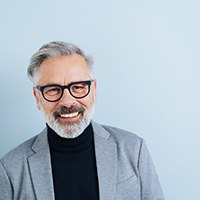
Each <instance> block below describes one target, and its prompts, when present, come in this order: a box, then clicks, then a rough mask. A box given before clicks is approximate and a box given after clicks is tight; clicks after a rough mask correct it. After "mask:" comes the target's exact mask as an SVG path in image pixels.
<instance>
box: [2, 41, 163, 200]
mask: <svg viewBox="0 0 200 200" xmlns="http://www.w3.org/2000/svg"><path fill="white" fill-rule="evenodd" d="M28 75H29V77H30V79H31V80H32V82H33V84H34V87H33V93H34V96H35V99H36V103H37V108H38V109H39V110H41V111H42V113H43V115H44V118H45V120H46V128H45V129H44V130H43V131H42V132H41V133H40V134H39V135H37V136H35V137H33V138H31V139H29V140H28V141H26V142H25V143H23V144H21V145H19V146H18V147H16V148H15V149H13V150H12V151H10V152H9V153H8V154H7V155H6V156H4V157H3V158H2V159H1V160H0V200H11V199H12V200H20V199H21V200H22V199H23V200H35V199H37V200H53V199H55V200H163V199H164V198H163V195H162V191H161V188H160V184H159V181H158V178H157V175H156V172H155V169H154V167H153V164H152V161H151V158H150V156H149V153H148V150H147V148H146V146H145V143H144V141H143V139H141V138H140V137H138V136H136V135H135V134H133V133H129V132H127V131H124V130H121V129H118V128H114V127H110V126H103V125H100V124H97V123H96V122H94V121H92V115H93V112H94V105H95V102H96V80H94V79H93V76H92V60H91V58H90V57H88V56H86V55H85V54H84V52H83V51H82V50H81V49H79V48H78V47H76V46H74V45H72V44H68V43H64V42H51V43H48V44H45V45H43V46H42V47H41V48H40V49H39V50H38V51H37V52H36V53H35V54H34V55H33V56H32V58H31V62H30V65H29V67H28Z"/></svg>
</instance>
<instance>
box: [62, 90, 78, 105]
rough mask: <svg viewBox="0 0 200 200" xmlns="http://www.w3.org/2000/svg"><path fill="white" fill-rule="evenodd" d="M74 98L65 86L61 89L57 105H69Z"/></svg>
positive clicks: (72, 102)
mask: <svg viewBox="0 0 200 200" xmlns="http://www.w3.org/2000/svg"><path fill="white" fill-rule="evenodd" d="M75 100H76V99H75V98H74V97H73V96H72V95H71V94H70V93H69V90H68V89H67V88H66V89H64V91H63V96H62V98H61V99H60V100H59V105H62V106H66V107H70V106H71V105H72V104H74V102H75Z"/></svg>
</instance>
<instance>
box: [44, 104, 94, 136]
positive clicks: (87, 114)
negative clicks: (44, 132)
mask: <svg viewBox="0 0 200 200" xmlns="http://www.w3.org/2000/svg"><path fill="white" fill-rule="evenodd" d="M94 109H95V106H94V105H93V106H92V108H91V109H89V110H85V111H84V113H83V116H81V118H80V120H78V121H77V122H75V123H67V124H64V123H60V122H59V120H58V119H55V118H54V116H53V114H51V115H50V117H48V116H47V115H46V113H45V112H44V110H43V109H42V112H43V115H44V118H45V120H46V122H47V124H48V125H49V127H51V129H53V130H54V131H55V132H56V133H57V134H58V135H59V136H60V137H63V138H70V139H72V138H76V137H78V136H79V135H81V134H82V133H83V131H84V130H85V129H86V128H87V126H88V125H89V124H90V122H91V119H92V116H93V113H94Z"/></svg>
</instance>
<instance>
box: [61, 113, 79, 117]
mask: <svg viewBox="0 0 200 200" xmlns="http://www.w3.org/2000/svg"><path fill="white" fill-rule="evenodd" d="M78 115H79V112H74V113H69V114H60V117H63V118H73V117H77V116H78Z"/></svg>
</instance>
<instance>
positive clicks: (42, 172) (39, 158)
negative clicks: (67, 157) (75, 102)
mask: <svg viewBox="0 0 200 200" xmlns="http://www.w3.org/2000/svg"><path fill="white" fill-rule="evenodd" d="M32 150H33V151H34V152H35V154H34V155H32V156H31V157H29V158H28V163H29V167H30V173H31V177H32V181H33V186H34V189H35V193H36V197H37V200H54V189H53V178H52V171H51V160H50V152H49V146H48V140H47V131H46V129H45V130H44V131H43V133H41V134H40V135H39V136H38V137H37V139H36V141H35V143H34V144H33V146H32Z"/></svg>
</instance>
